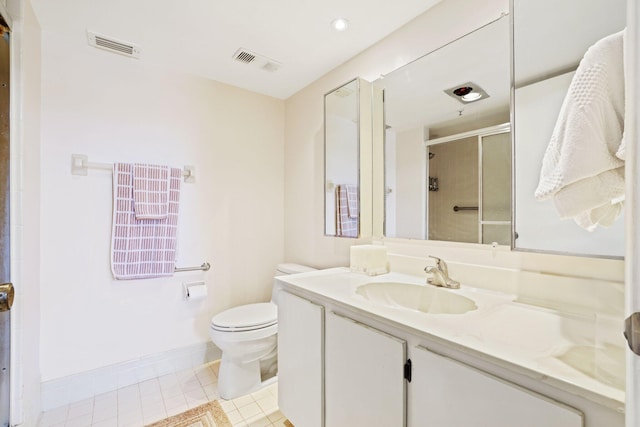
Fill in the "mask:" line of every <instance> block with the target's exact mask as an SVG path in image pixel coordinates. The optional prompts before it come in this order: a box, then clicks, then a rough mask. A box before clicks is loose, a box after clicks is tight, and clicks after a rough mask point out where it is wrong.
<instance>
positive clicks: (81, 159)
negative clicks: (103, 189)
mask: <svg viewBox="0 0 640 427" xmlns="http://www.w3.org/2000/svg"><path fill="white" fill-rule="evenodd" d="M89 169H101V170H108V171H112V170H113V163H98V162H90V161H89V158H88V157H87V156H86V155H84V154H72V155H71V175H81V176H87V175H88V173H89V172H88V171H89ZM195 172H196V168H195V166H185V167H184V168H182V176H183V177H184V182H187V183H192V182H195V181H196V174H195Z"/></svg>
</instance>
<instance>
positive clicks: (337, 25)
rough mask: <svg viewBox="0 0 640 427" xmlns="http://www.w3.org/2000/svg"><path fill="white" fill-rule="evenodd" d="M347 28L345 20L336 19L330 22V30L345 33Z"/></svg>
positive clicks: (347, 22) (347, 23) (347, 24)
mask: <svg viewBox="0 0 640 427" xmlns="http://www.w3.org/2000/svg"><path fill="white" fill-rule="evenodd" d="M348 27H349V21H347V20H346V19H345V18H336V19H334V20H333V21H331V28H333V29H334V30H336V31H345V30H346V29H347V28H348Z"/></svg>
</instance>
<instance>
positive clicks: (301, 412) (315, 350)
mask: <svg viewBox="0 0 640 427" xmlns="http://www.w3.org/2000/svg"><path fill="white" fill-rule="evenodd" d="M323 320H324V307H322V306H321V305H317V304H314V303H312V302H311V301H308V300H306V299H304V298H300V297H298V296H295V295H292V294H290V293H288V292H285V291H282V292H281V293H280V295H279V296H278V406H279V407H280V411H282V413H283V414H284V415H285V416H286V417H287V418H288V419H289V421H291V422H292V423H293V425H295V426H302V427H322V426H323V425H324V424H323V406H322V403H323V400H322V396H323V388H322V384H323V377H322V376H323V373H324V369H323V354H324V348H323V345H322V343H323V328H324V324H323Z"/></svg>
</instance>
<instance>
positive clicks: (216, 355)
mask: <svg viewBox="0 0 640 427" xmlns="http://www.w3.org/2000/svg"><path fill="white" fill-rule="evenodd" d="M221 355H222V352H221V351H220V350H219V349H218V348H217V347H216V346H215V345H214V344H213V343H211V342H208V343H202V344H196V345H192V346H189V347H182V348H178V349H174V350H170V351H166V352H163V353H158V354H153V355H150V356H146V357H143V358H140V359H135V360H130V361H127V362H122V363H118V364H117V365H111V366H105V367H103V368H98V369H94V370H91V371H86V372H81V373H79V374H74V375H70V376H68V377H63V378H56V379H54V380H50V381H45V382H43V383H42V410H43V411H47V410H49V409H53V408H57V407H59V406H63V405H67V404H69V403H72V402H78V401H81V400H84V399H89V398H91V397H93V396H96V395H99V394H102V393H106V392H109V391H113V390H117V389H118V388H121V387H126V386H128V385H131V384H136V383H139V382H142V381H146V380H149V379H152V378H157V377H160V376H162V375H166V374H170V373H172V372H178V371H182V370H185V369H189V368H193V367H196V366H199V365H202V364H204V363H207V362H212V361H214V360H218V359H220V357H221Z"/></svg>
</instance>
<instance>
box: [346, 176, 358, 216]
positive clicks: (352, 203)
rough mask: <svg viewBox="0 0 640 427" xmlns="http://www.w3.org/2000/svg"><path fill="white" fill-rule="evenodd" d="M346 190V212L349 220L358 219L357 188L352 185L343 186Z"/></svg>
mask: <svg viewBox="0 0 640 427" xmlns="http://www.w3.org/2000/svg"><path fill="white" fill-rule="evenodd" d="M345 187H346V189H347V212H348V214H349V218H352V219H354V218H355V219H357V218H358V186H357V185H353V184H345Z"/></svg>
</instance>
